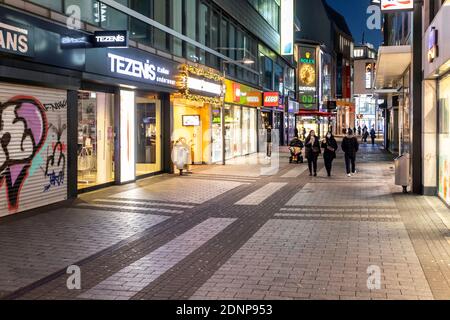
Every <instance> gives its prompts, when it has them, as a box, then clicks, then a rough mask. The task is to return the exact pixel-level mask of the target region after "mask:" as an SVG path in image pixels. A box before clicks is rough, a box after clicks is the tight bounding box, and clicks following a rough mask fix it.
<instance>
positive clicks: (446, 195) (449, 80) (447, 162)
mask: <svg viewBox="0 0 450 320" xmlns="http://www.w3.org/2000/svg"><path fill="white" fill-rule="evenodd" d="M439 87H440V92H439V196H440V197H441V198H442V199H443V200H445V202H447V204H450V190H449V189H450V150H449V148H448V146H449V145H450V76H448V77H446V78H444V79H443V80H442V81H440V83H439Z"/></svg>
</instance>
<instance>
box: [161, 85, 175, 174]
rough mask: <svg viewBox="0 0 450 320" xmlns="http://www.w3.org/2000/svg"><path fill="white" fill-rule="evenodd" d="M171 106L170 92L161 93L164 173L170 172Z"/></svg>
mask: <svg viewBox="0 0 450 320" xmlns="http://www.w3.org/2000/svg"><path fill="white" fill-rule="evenodd" d="M171 112H172V108H171V106H170V94H168V93H161V118H162V119H161V124H162V130H161V134H162V139H161V141H162V169H163V171H164V172H165V173H172V171H173V164H172V156H171V155H172V145H171V144H172V143H171V141H172V139H171V133H172V122H171V121H170V119H171V117H172V115H171Z"/></svg>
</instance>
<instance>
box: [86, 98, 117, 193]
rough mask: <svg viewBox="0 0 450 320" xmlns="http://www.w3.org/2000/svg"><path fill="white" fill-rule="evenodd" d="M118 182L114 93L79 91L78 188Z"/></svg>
mask: <svg viewBox="0 0 450 320" xmlns="http://www.w3.org/2000/svg"><path fill="white" fill-rule="evenodd" d="M113 181H114V95H113V94H107V93H102V92H88V91H81V92H79V93H78V189H85V188H88V187H93V186H97V185H101V184H105V183H109V182H113Z"/></svg>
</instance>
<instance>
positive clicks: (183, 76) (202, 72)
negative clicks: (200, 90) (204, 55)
mask: <svg viewBox="0 0 450 320" xmlns="http://www.w3.org/2000/svg"><path fill="white" fill-rule="evenodd" d="M180 69H181V70H180V74H179V76H178V79H177V86H178V88H179V89H180V95H181V97H182V98H183V99H187V100H190V101H195V102H203V103H209V104H222V103H223V101H224V92H225V78H224V77H223V76H221V75H220V74H219V73H217V72H216V71H214V70H212V69H206V68H200V67H197V66H193V65H188V64H184V65H182V66H181V68H180ZM192 75H195V76H198V77H202V78H205V79H208V80H212V81H213V82H217V83H220V86H221V87H222V88H223V89H222V93H221V95H220V96H217V97H208V96H202V95H199V94H193V93H191V91H190V90H189V86H188V78H189V77H190V76H192Z"/></svg>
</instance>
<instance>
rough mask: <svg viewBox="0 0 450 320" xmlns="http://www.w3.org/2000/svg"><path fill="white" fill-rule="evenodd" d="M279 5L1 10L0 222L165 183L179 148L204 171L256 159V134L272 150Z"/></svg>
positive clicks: (173, 0)
mask: <svg viewBox="0 0 450 320" xmlns="http://www.w3.org/2000/svg"><path fill="white" fill-rule="evenodd" d="M281 5H293V2H292V1H289V0H288V1H281V2H280V1H277V0H259V1H252V0H248V1H241V0H226V1H225V0H214V1H212V0H168V1H159V0H149V1H134V0H120V1H114V0H102V1H95V0H78V1H77V0H64V1H63V0H52V1H49V0H28V1H23V0H8V1H4V0H1V1H0V22H1V25H0V36H1V38H0V39H1V40H2V41H0V43H1V46H0V56H1V59H0V65H1V67H0V101H1V102H2V104H1V107H0V111H1V112H2V119H3V121H5V120H4V119H7V122H8V124H7V125H5V126H3V127H2V129H1V130H2V133H3V131H5V132H6V131H8V132H9V133H10V135H8V136H11V139H10V141H9V142H8V146H9V147H10V148H11V150H12V151H11V150H9V152H7V153H5V154H4V150H0V160H1V164H0V166H1V167H0V187H1V186H2V187H3V188H6V189H7V190H6V191H7V193H6V194H7V201H1V202H0V203H1V204H0V216H3V215H7V214H12V213H16V212H19V211H24V210H28V209H32V208H36V207H39V206H43V205H48V204H51V203H56V202H59V201H63V200H66V199H68V198H73V197H76V196H77V194H78V193H80V192H85V191H90V190H94V189H97V188H101V187H104V186H108V185H112V184H122V183H128V182H131V181H135V180H136V179H139V178H143V177H148V176H149V175H154V174H158V173H161V172H171V171H172V170H173V163H172V160H173V159H172V150H173V147H172V146H173V145H174V144H176V143H178V142H185V143H186V144H187V145H188V146H189V149H190V155H191V157H190V160H189V162H190V163H195V164H203V163H224V161H226V160H227V159H231V158H234V157H239V156H244V155H248V154H251V153H255V152H257V151H258V150H259V149H260V146H259V143H261V145H263V144H264V142H265V141H266V137H265V135H266V130H265V128H266V127H268V126H272V127H273V128H274V129H276V130H273V132H275V133H276V134H275V135H276V137H280V139H283V137H284V129H283V124H284V116H285V109H286V108H287V104H288V103H287V101H288V100H289V99H287V98H285V97H286V96H289V95H290V96H292V92H294V90H295V88H294V69H293V67H292V65H291V61H290V59H287V58H284V57H283V56H282V55H281V53H282V52H281V44H280V43H281V36H280V34H281V28H282V27H284V25H283V23H282V21H283V19H282V16H281V9H282V8H281V7H280V6H281ZM285 11H286V10H285ZM291 12H292V10H291ZM289 22H291V25H292V28H293V21H289V20H288V19H285V20H284V23H287V27H288V28H289ZM127 40H128V41H127ZM224 88H225V90H224ZM18 117H19V118H21V121H19V122H18V121H15V120H14V119H16V118H18ZM13 132H15V133H16V134H11V133H13ZM17 132H22V133H26V143H27V145H26V147H24V148H21V147H19V146H24V144H23V143H25V142H24V141H22V139H21V138H20V137H22V136H24V135H19V134H17ZM3 181H6V183H3V184H2V182H3Z"/></svg>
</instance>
